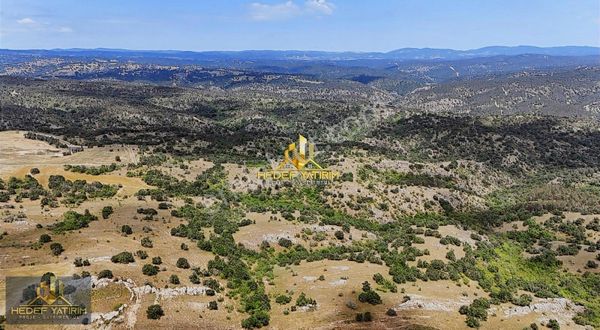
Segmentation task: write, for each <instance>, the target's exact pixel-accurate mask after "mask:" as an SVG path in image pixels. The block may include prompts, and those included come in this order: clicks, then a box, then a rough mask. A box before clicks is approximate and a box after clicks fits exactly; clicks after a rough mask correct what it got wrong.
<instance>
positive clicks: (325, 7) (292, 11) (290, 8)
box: [250, 0, 335, 21]
mask: <svg viewBox="0 0 600 330" xmlns="http://www.w3.org/2000/svg"><path fill="white" fill-rule="evenodd" d="M334 9H335V6H334V5H333V4H332V3H330V2H328V1H327V0H306V1H305V2H304V3H303V4H302V5H297V4H296V3H295V2H294V1H292V0H289V1H286V2H283V3H277V4H266V3H261V2H254V3H252V4H250V18H251V19H253V20H255V21H275V20H285V19H290V18H293V17H296V16H301V15H312V16H321V15H331V14H333V10H334Z"/></svg>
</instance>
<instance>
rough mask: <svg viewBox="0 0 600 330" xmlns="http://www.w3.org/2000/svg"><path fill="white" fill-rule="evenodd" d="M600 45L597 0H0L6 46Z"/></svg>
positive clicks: (1, 42)
mask: <svg viewBox="0 0 600 330" xmlns="http://www.w3.org/2000/svg"><path fill="white" fill-rule="evenodd" d="M490 45H508V46H514V45H535V46H562V45H589V46H600V1H599V0H453V1H451V0H387V1H384V0H364V1H360V0H250V1H245V0H223V1H217V0H210V1H209V0H206V1H202V0H188V1H184V0H168V1H167V0H39V1H32V0H0V48H13V49H24V48H74V47H79V48H97V47H106V48H127V49H179V50H197V51H201V50H243V49H299V50H309V49H311V50H330V51H342V50H348V51H389V50H393V49H397V48H402V47H434V48H454V49H471V48H478V47H483V46H490Z"/></svg>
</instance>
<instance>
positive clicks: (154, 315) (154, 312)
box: [146, 305, 165, 320]
mask: <svg viewBox="0 0 600 330" xmlns="http://www.w3.org/2000/svg"><path fill="white" fill-rule="evenodd" d="M146 316H147V317H148V318H149V319H151V320H158V319H160V318H161V317H163V316H165V312H164V311H163V309H162V307H161V306H160V305H150V306H148V309H147V310H146Z"/></svg>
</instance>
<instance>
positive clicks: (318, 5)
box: [304, 0, 335, 15]
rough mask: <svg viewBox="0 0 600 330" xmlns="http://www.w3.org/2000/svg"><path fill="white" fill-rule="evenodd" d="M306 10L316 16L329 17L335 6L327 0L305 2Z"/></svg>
mask: <svg viewBox="0 0 600 330" xmlns="http://www.w3.org/2000/svg"><path fill="white" fill-rule="evenodd" d="M304 6H305V7H306V9H307V10H309V11H312V12H314V13H317V14H324V15H331V14H333V10H334V9H335V6H334V5H333V4H332V3H330V2H327V0H307V1H306V3H305V4H304Z"/></svg>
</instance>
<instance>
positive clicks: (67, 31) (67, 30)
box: [58, 26, 73, 33]
mask: <svg viewBox="0 0 600 330" xmlns="http://www.w3.org/2000/svg"><path fill="white" fill-rule="evenodd" d="M58 32H61V33H70V32H73V29H71V28H70V27H68V26H61V27H60V28H58Z"/></svg>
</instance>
